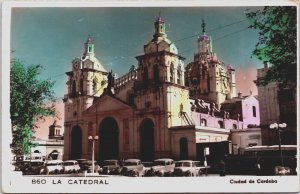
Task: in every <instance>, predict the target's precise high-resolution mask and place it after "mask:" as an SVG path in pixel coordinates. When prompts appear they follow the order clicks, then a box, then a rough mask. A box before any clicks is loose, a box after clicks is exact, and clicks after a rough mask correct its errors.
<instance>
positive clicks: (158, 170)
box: [145, 158, 175, 176]
mask: <svg viewBox="0 0 300 194" xmlns="http://www.w3.org/2000/svg"><path fill="white" fill-rule="evenodd" d="M174 168H175V163H174V160H172V159H169V158H160V159H156V160H154V163H153V166H152V167H151V168H150V169H149V170H147V171H145V176H170V175H171V174H172V173H173V171H174Z"/></svg>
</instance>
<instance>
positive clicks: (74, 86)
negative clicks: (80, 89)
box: [72, 80, 76, 96]
mask: <svg viewBox="0 0 300 194" xmlns="http://www.w3.org/2000/svg"><path fill="white" fill-rule="evenodd" d="M72 96H76V82H75V80H73V82H72Z"/></svg>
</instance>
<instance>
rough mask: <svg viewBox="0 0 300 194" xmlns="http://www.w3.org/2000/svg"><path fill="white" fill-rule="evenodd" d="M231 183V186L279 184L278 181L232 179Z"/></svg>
mask: <svg viewBox="0 0 300 194" xmlns="http://www.w3.org/2000/svg"><path fill="white" fill-rule="evenodd" d="M229 183H230V184H247V183H250V184H254V183H258V184H261V183H262V184H264V183H267V184H269V183H277V180H274V179H256V180H255V179H249V180H247V179H230V180H229Z"/></svg>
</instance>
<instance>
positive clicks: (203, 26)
mask: <svg viewBox="0 0 300 194" xmlns="http://www.w3.org/2000/svg"><path fill="white" fill-rule="evenodd" d="M205 25H206V24H205V21H204V20H202V25H201V26H202V32H203V34H205Z"/></svg>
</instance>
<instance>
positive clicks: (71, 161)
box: [64, 160, 77, 162]
mask: <svg viewBox="0 0 300 194" xmlns="http://www.w3.org/2000/svg"><path fill="white" fill-rule="evenodd" d="M64 162H77V161H76V160H66V161H64Z"/></svg>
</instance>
